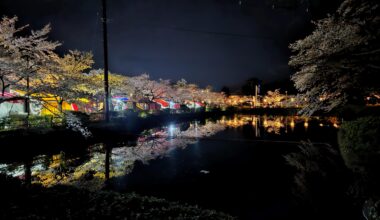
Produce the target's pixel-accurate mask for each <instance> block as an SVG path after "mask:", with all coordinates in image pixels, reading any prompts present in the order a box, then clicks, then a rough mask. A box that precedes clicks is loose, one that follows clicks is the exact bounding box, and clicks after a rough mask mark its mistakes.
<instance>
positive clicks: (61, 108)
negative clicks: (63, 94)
mask: <svg viewBox="0 0 380 220" xmlns="http://www.w3.org/2000/svg"><path fill="white" fill-rule="evenodd" d="M58 111H59V112H60V113H62V112H63V99H61V100H59V101H58Z"/></svg>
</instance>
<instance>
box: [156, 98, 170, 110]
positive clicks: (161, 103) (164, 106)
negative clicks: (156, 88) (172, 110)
mask: <svg viewBox="0 0 380 220" xmlns="http://www.w3.org/2000/svg"><path fill="white" fill-rule="evenodd" d="M153 101H155V102H157V103H158V104H160V105H161V106H162V107H163V108H167V107H169V102H167V101H165V100H162V99H155V100H153Z"/></svg>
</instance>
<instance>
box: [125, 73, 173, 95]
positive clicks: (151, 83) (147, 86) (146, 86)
mask: <svg viewBox="0 0 380 220" xmlns="http://www.w3.org/2000/svg"><path fill="white" fill-rule="evenodd" d="M128 81H129V86H131V87H132V90H133V92H132V93H133V96H134V98H136V99H137V100H139V99H144V98H146V99H148V100H149V101H153V100H154V99H166V98H170V97H171V96H170V94H169V91H170V89H171V87H170V81H169V80H163V79H159V80H158V81H155V80H152V79H150V77H149V75H148V74H141V75H138V76H133V77H129V80H128Z"/></svg>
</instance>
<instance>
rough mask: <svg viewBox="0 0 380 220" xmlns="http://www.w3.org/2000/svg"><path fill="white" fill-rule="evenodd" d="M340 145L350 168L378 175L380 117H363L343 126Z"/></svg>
mask: <svg viewBox="0 0 380 220" xmlns="http://www.w3.org/2000/svg"><path fill="white" fill-rule="evenodd" d="M338 143H339V148H340V151H341V154H342V157H343V159H344V161H345V164H346V165H347V167H348V168H350V169H351V170H353V171H354V172H360V173H362V172H365V173H373V174H376V173H377V172H378V171H379V168H380V117H377V116H370V117H362V118H359V119H356V120H353V121H346V122H344V123H343V124H342V127H341V129H340V130H339V133H338Z"/></svg>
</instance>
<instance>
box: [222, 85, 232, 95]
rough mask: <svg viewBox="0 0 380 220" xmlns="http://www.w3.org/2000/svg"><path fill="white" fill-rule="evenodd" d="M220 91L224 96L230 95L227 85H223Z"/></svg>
mask: <svg viewBox="0 0 380 220" xmlns="http://www.w3.org/2000/svg"><path fill="white" fill-rule="evenodd" d="M220 91H221V92H223V93H224V95H225V96H226V97H229V96H230V95H231V90H230V88H229V87H227V86H223V87H222V89H221V90H220Z"/></svg>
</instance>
